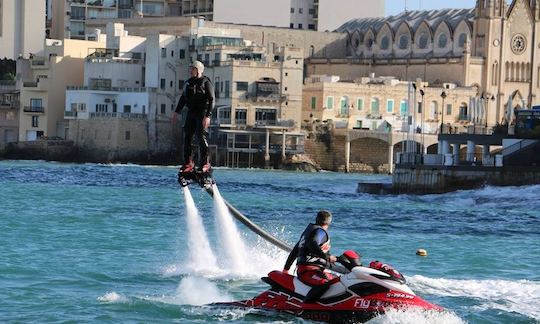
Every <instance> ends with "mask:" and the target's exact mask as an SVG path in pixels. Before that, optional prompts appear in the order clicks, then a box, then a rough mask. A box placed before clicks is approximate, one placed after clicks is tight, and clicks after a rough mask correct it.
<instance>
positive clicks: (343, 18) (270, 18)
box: [179, 0, 385, 31]
mask: <svg viewBox="0 0 540 324" xmlns="http://www.w3.org/2000/svg"><path fill="white" fill-rule="evenodd" d="M180 2H181V4H179V5H180V7H179V8H180V9H179V10H181V12H182V15H183V16H191V17H198V16H204V17H205V18H206V19H207V20H213V21H216V22H222V23H234V24H249V25H262V26H275V27H287V28H294V29H310V30H318V31H333V30H335V29H336V28H338V27H339V26H341V25H343V24H344V23H345V22H347V21H349V20H351V19H354V18H359V17H383V16H384V9H385V5H384V1H369V0H272V1H253V0H182V1H179V3H180Z"/></svg>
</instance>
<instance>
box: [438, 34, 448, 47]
mask: <svg viewBox="0 0 540 324" xmlns="http://www.w3.org/2000/svg"><path fill="white" fill-rule="evenodd" d="M438 43H439V44H438V45H439V48H445V47H446V44H448V37H447V36H446V34H440V35H439V40H438Z"/></svg>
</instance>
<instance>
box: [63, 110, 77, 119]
mask: <svg viewBox="0 0 540 324" xmlns="http://www.w3.org/2000/svg"><path fill="white" fill-rule="evenodd" d="M76 117H77V112H76V111H64V118H76Z"/></svg>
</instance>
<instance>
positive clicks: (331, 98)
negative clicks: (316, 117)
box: [326, 97, 334, 109]
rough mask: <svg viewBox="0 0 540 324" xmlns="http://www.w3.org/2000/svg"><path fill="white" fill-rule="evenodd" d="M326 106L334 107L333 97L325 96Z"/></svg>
mask: <svg viewBox="0 0 540 324" xmlns="http://www.w3.org/2000/svg"><path fill="white" fill-rule="evenodd" d="M326 108H327V109H334V97H326Z"/></svg>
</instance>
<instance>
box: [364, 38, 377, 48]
mask: <svg viewBox="0 0 540 324" xmlns="http://www.w3.org/2000/svg"><path fill="white" fill-rule="evenodd" d="M373 43H375V41H374V40H373V38H369V39H368V40H367V42H366V46H367V48H368V49H371V48H372V47H373Z"/></svg>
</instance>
